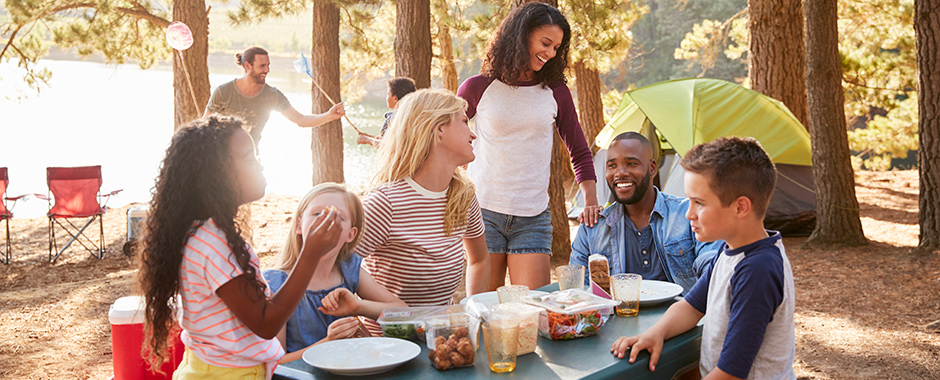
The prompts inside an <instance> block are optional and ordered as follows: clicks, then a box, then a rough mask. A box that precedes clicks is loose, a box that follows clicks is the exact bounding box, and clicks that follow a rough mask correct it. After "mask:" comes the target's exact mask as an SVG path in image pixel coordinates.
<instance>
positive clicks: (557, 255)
mask: <svg viewBox="0 0 940 380" xmlns="http://www.w3.org/2000/svg"><path fill="white" fill-rule="evenodd" d="M526 3H545V4H548V5H551V6H553V7H556V8H557V7H558V1H557V0H542V1H536V0H513V2H512V7H513V8H515V7H518V6H520V5H523V4H526ZM551 171H552V173H551V177H550V178H549V181H548V209H549V210H551V211H552V261H551V264H552V268H555V267H557V266H559V265H567V264H568V258H570V257H571V231H570V230H569V226H568V208H567V207H566V206H565V188H566V187H567V186H568V185H567V184H568V183H569V182H571V181H572V178H574V172H573V171H572V169H571V158H569V156H568V151H567V149H565V144H564V143H562V141H561V137H559V136H558V132H557V131H556V132H555V141H554V142H553V143H552V163H551ZM565 173H570V174H568V175H567V176H566V175H565ZM566 178H567V179H566Z"/></svg>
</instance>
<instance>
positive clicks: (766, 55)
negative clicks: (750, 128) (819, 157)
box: [748, 0, 808, 126]
mask: <svg viewBox="0 0 940 380" xmlns="http://www.w3.org/2000/svg"><path fill="white" fill-rule="evenodd" d="M748 7H749V8H750V21H749V22H748V27H749V28H750V31H751V42H750V46H749V49H750V53H748V76H749V78H750V80H751V88H752V89H754V91H757V92H760V93H762V94H764V95H767V96H769V97H771V98H774V99H777V100H779V101H781V102H783V104H785V105H786V106H787V108H789V109H790V112H793V115H794V116H796V118H797V120H799V121H800V122H801V123H803V125H804V126H806V125H807V121H808V119H807V115H806V84H805V82H804V61H805V55H804V51H803V5H802V1H801V0H748Z"/></svg>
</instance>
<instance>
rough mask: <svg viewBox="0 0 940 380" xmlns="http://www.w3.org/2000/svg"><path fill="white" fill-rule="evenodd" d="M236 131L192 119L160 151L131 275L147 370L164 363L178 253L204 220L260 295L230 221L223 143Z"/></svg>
mask: <svg viewBox="0 0 940 380" xmlns="http://www.w3.org/2000/svg"><path fill="white" fill-rule="evenodd" d="M241 128H242V121H241V120H240V119H236V118H232V117H227V116H216V115H213V116H209V117H206V118H202V119H198V120H194V121H192V122H190V123H189V124H187V125H186V126H184V127H183V128H182V129H180V130H179V131H178V132H177V133H176V134H175V135H174V136H173V139H172V141H171V143H170V147H169V148H167V150H166V158H164V159H163V164H162V165H161V167H160V174H159V176H158V177H157V183H156V186H155V188H154V190H153V199H152V200H151V201H150V215H149V216H148V218H147V228H146V231H145V232H144V235H143V240H142V247H141V250H140V252H141V255H140V268H139V271H138V274H137V281H138V286H139V287H140V292H141V294H143V297H144V299H145V300H146V309H145V314H144V315H145V322H144V331H145V332H146V335H145V337H146V338H145V342H146V343H145V344H144V345H143V347H142V352H143V353H144V354H145V357H147V358H148V360H149V361H150V363H151V365H152V367H153V368H158V367H159V366H160V365H161V364H162V363H163V361H164V360H165V359H166V355H167V353H166V349H167V346H168V342H169V339H171V338H172V334H171V333H170V332H171V331H172V330H175V329H177V327H176V318H175V317H176V313H177V311H178V310H177V305H176V295H177V294H179V288H180V275H179V273H180V264H181V263H182V260H183V248H184V246H185V245H186V241H187V239H188V238H189V236H190V235H191V234H192V233H193V232H195V230H196V229H197V228H198V227H199V226H201V225H202V224H203V223H205V221H206V220H208V219H212V220H213V221H214V222H215V224H216V226H218V228H219V229H221V230H222V231H223V232H225V239H226V241H227V243H228V246H229V247H230V248H231V250H232V254H233V255H235V259H236V261H237V262H238V264H239V266H240V267H241V268H242V270H243V271H244V273H245V274H247V275H248V276H247V278H249V279H251V281H254V282H255V283H254V285H255V288H256V290H257V291H258V292H259V294H262V295H263V294H264V293H263V292H264V288H265V284H264V283H263V282H261V281H258V280H257V276H256V270H255V268H254V267H253V266H252V265H251V264H250V255H249V253H248V245H247V244H246V243H245V240H244V239H243V238H242V235H241V230H242V229H241V228H240V226H239V225H237V224H236V222H235V214H236V213H237V210H238V206H239V203H240V202H239V195H238V191H237V190H236V184H235V183H233V180H232V178H233V177H232V175H231V169H230V168H231V159H230V153H229V151H230V147H229V141H230V140H231V137H232V135H233V133H234V131H236V130H238V129H241Z"/></svg>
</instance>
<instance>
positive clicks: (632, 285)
mask: <svg viewBox="0 0 940 380" xmlns="http://www.w3.org/2000/svg"><path fill="white" fill-rule="evenodd" d="M642 278H643V276H640V275H638V274H635V273H620V274H612V275H610V290H611V291H612V292H613V294H612V296H613V297H614V299H615V300H617V301H620V304H619V305H617V307H616V308H615V310H616V311H617V315H619V316H621V317H632V316H634V315H637V313H639V312H640V281H641V280H642Z"/></svg>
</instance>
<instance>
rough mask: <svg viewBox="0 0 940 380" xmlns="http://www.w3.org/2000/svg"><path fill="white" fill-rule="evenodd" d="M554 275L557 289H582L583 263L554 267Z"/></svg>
mask: <svg viewBox="0 0 940 380" xmlns="http://www.w3.org/2000/svg"><path fill="white" fill-rule="evenodd" d="M555 275H556V276H558V289H559V290H568V289H581V290H584V265H562V266H560V267H558V268H555Z"/></svg>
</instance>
